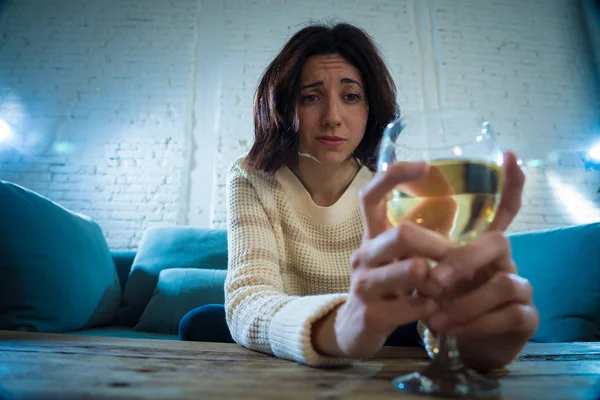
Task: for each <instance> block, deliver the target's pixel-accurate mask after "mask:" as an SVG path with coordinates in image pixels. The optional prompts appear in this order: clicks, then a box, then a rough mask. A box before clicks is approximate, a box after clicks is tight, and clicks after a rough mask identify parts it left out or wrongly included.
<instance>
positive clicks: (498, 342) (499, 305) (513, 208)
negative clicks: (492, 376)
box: [426, 153, 539, 370]
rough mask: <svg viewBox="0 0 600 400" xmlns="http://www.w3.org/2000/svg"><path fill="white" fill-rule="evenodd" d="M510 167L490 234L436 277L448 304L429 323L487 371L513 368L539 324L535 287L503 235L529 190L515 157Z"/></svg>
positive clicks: (455, 254)
mask: <svg viewBox="0 0 600 400" xmlns="http://www.w3.org/2000/svg"><path fill="white" fill-rule="evenodd" d="M505 163H506V166H505V184H504V188H503V197H502V200H501V203H500V206H499V209H498V213H497V216H496V218H495V220H494V222H493V223H492V224H491V226H490V229H489V230H488V232H487V233H485V234H484V235H483V236H482V237H480V238H479V239H477V240H474V241H473V242H471V243H470V244H468V245H466V246H464V247H460V248H455V249H452V250H451V251H449V252H448V254H447V255H446V256H445V257H444V258H443V259H441V260H440V262H439V265H438V266H437V267H436V268H435V269H434V270H433V271H432V277H433V279H434V280H435V281H436V282H438V283H439V284H440V285H441V286H443V287H444V293H445V294H446V295H445V296H444V297H445V298H446V300H445V301H444V302H443V304H444V306H443V308H442V309H440V310H438V312H436V313H435V314H434V315H433V316H432V317H431V318H428V319H427V321H426V322H427V325H428V326H429V328H430V329H431V330H432V331H434V332H436V331H437V332H446V333H452V334H455V335H456V337H457V341H458V345H459V348H460V352H461V358H462V359H463V361H464V362H465V363H467V364H468V365H469V366H471V367H474V368H478V369H483V370H487V369H491V368H497V367H502V366H504V365H506V364H508V363H510V362H511V361H512V360H513V359H514V358H515V357H516V356H517V355H518V353H519V352H520V351H521V349H522V348H523V346H524V345H525V344H526V343H527V341H528V340H529V339H530V338H531V337H532V336H533V334H534V333H535V331H536V329H537V326H538V323H539V316H538V313H537V310H536V308H535V307H534V305H533V302H532V292H533V290H532V287H531V285H530V284H529V282H528V281H527V280H526V279H524V278H521V277H519V276H518V275H517V268H516V265H515V263H514V261H513V260H512V257H511V252H510V245H509V242H508V240H507V239H506V237H505V236H504V235H503V234H502V231H503V230H504V229H506V227H508V225H509V224H510V222H511V221H512V220H513V218H514V217H515V215H516V214H517V212H518V210H519V208H520V204H521V194H522V190H523V185H524V175H523V173H522V172H521V170H520V168H519V167H518V165H517V163H516V158H515V157H514V155H513V154H512V153H507V156H506V158H505Z"/></svg>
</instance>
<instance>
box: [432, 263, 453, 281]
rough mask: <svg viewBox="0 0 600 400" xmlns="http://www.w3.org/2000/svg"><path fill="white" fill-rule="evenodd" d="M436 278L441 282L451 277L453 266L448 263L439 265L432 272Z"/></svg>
mask: <svg viewBox="0 0 600 400" xmlns="http://www.w3.org/2000/svg"><path fill="white" fill-rule="evenodd" d="M431 273H432V274H433V276H434V278H435V279H437V280H438V281H439V282H440V283H443V282H445V281H447V280H448V279H450V276H451V275H452V267H451V266H449V265H446V264H441V265H438V266H437V267H435V268H434V269H433V271H432V272H431Z"/></svg>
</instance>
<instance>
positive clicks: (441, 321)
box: [429, 312, 448, 331]
mask: <svg viewBox="0 0 600 400" xmlns="http://www.w3.org/2000/svg"><path fill="white" fill-rule="evenodd" d="M447 323H448V315H447V314H445V313H443V312H439V313H437V314H434V315H433V317H431V319H430V320H429V325H430V327H431V328H433V329H435V330H437V331H439V330H442V329H444V326H445V325H446V324H447Z"/></svg>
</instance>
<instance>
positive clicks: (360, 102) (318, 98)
mask: <svg viewBox="0 0 600 400" xmlns="http://www.w3.org/2000/svg"><path fill="white" fill-rule="evenodd" d="M368 113H369V111H368V105H367V99H366V96H365V91H364V86H363V82H362V79H361V77H360V73H359V71H358V70H357V69H356V68H355V67H354V66H353V65H352V64H350V63H349V62H347V61H346V60H345V59H344V58H343V57H341V56H340V55H338V54H332V55H318V56H312V57H310V58H309V59H308V60H306V62H305V63H304V66H303V67H302V72H301V76H300V99H299V106H298V117H299V124H300V129H299V137H298V152H299V153H304V154H306V155H308V156H310V157H311V158H313V159H315V160H316V161H318V162H320V163H322V164H328V165H341V164H342V163H344V162H345V161H346V160H348V158H349V157H350V156H351V154H352V153H353V152H354V150H355V149H356V148H357V147H358V144H359V143H360V141H361V140H362V138H363V136H364V134H365V128H366V126H367V118H368Z"/></svg>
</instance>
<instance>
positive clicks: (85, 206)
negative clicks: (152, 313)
mask: <svg viewBox="0 0 600 400" xmlns="http://www.w3.org/2000/svg"><path fill="white" fill-rule="evenodd" d="M199 9H200V3H199V2H198V1H196V0H172V1H163V0H144V1H122V0H102V1H99V0H86V1H83V0H61V1H47V0H14V1H10V2H9V4H8V5H7V7H6V9H5V10H4V13H3V14H2V15H1V16H0V18H1V19H0V88H2V91H1V92H0V93H1V94H4V96H3V95H0V118H4V119H5V120H8V121H9V122H12V123H14V124H15V125H16V128H17V132H16V135H15V139H16V140H17V142H15V143H14V146H15V147H16V148H18V149H19V151H16V150H15V149H14V148H12V149H8V148H7V147H2V146H0V179H7V180H11V181H13V182H16V183H19V184H22V185H24V186H26V187H28V188H30V189H32V190H36V191H39V192H40V193H41V194H43V195H45V196H48V197H49V198H50V199H52V200H55V201H57V202H59V203H61V204H63V205H64V206H66V207H68V208H71V209H73V210H75V211H78V212H82V213H85V214H87V215H89V216H90V217H92V218H94V219H95V220H97V221H98V222H99V223H100V225H101V227H102V228H103V230H104V232H105V234H106V236H107V240H108V243H109V245H110V246H111V248H115V249H127V248H134V247H136V246H137V244H138V242H139V239H140V237H141V235H142V233H143V231H144V230H145V228H146V227H148V226H151V225H157V224H172V223H176V222H182V221H183V218H184V217H185V212H186V210H187V203H186V193H185V190H186V185H184V182H185V180H186V176H187V175H186V174H187V172H186V171H184V169H185V168H187V163H186V151H187V147H188V144H189V142H190V138H189V137H188V136H189V135H188V132H189V129H186V127H187V126H188V125H189V118H190V116H191V113H190V112H189V110H190V108H191V100H192V94H193V91H192V87H193V69H194V65H195V50H196V47H195V43H196V41H197V38H196V37H195V33H196V30H197V23H196V22H197V21H196V20H197V17H198V14H199ZM15 109H16V110H17V111H18V112H15V111H14V110H15ZM11 110H12V111H11ZM61 142H63V143H64V142H68V143H70V146H71V150H70V151H65V152H61V151H59V150H60V147H59V148H58V149H56V148H55V144H56V143H61Z"/></svg>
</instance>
